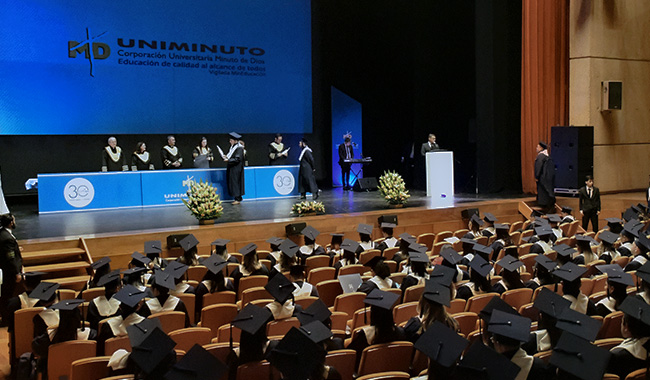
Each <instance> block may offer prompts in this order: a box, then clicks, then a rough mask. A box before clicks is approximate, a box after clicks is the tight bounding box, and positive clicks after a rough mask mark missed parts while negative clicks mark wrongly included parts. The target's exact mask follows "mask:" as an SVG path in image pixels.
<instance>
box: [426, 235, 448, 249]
mask: <svg viewBox="0 0 650 380" xmlns="http://www.w3.org/2000/svg"><path fill="white" fill-rule="evenodd" d="M452 236H454V233H453V232H451V231H440V232H438V233H437V234H436V237H435V238H434V239H433V244H436V243H440V242H441V241H445V239H447V238H450V237H452ZM432 247H433V246H432ZM429 249H431V247H429Z"/></svg>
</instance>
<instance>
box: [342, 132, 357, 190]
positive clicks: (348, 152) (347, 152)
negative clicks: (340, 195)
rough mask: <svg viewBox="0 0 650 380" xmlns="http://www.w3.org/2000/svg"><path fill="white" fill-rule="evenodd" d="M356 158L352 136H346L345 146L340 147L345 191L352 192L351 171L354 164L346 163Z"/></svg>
mask: <svg viewBox="0 0 650 380" xmlns="http://www.w3.org/2000/svg"><path fill="white" fill-rule="evenodd" d="M353 158H354V150H353V149H352V140H351V139H350V136H349V135H348V136H345V140H344V142H343V144H341V145H339V165H340V166H341V177H342V184H343V190H350V189H351V188H352V187H351V186H350V171H351V170H352V164H350V163H348V162H345V160H350V159H353Z"/></svg>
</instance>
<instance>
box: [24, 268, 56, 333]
mask: <svg viewBox="0 0 650 380" xmlns="http://www.w3.org/2000/svg"><path fill="white" fill-rule="evenodd" d="M59 286H60V285H59V284H57V283H55V282H46V281H43V282H41V283H40V284H38V285H37V286H36V288H35V289H34V290H33V291H32V292H31V293H29V297H30V298H36V299H38V303H37V304H36V305H37V306H43V307H45V310H43V311H41V312H40V313H38V314H37V315H35V316H34V318H33V319H32V322H33V323H34V336H35V337H36V336H38V335H43V334H47V332H48V330H49V331H52V330H54V329H55V328H56V326H57V325H58V324H59V310H58V309H52V308H50V306H52V305H53V304H55V303H57V302H58V301H59V298H58V297H57V293H56V291H57V289H59Z"/></svg>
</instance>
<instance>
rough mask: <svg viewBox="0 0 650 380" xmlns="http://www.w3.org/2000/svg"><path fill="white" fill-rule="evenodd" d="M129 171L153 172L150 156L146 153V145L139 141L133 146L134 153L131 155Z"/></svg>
mask: <svg viewBox="0 0 650 380" xmlns="http://www.w3.org/2000/svg"><path fill="white" fill-rule="evenodd" d="M131 170H132V171H134V172H135V171H138V170H154V167H153V164H152V163H151V155H150V154H149V152H148V151H147V144H145V143H144V142H142V141H140V142H138V144H136V146H135V151H134V152H133V154H132V155H131Z"/></svg>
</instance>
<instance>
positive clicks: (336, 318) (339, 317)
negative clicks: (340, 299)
mask: <svg viewBox="0 0 650 380" xmlns="http://www.w3.org/2000/svg"><path fill="white" fill-rule="evenodd" d="M330 320H331V321H332V331H334V330H343V331H344V332H345V327H346V326H347V323H348V314H347V313H344V312H342V311H334V312H332V315H330Z"/></svg>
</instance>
